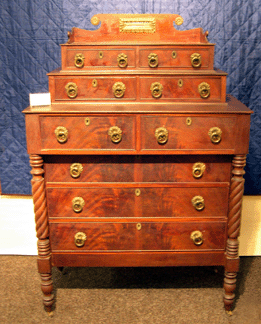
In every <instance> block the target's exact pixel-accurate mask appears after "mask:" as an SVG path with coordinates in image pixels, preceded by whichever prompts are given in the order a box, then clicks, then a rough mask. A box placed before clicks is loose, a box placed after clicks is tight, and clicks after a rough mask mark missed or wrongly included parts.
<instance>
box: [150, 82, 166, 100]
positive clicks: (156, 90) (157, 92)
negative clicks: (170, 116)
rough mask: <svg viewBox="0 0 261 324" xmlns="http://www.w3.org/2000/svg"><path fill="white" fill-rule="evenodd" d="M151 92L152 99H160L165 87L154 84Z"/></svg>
mask: <svg viewBox="0 0 261 324" xmlns="http://www.w3.org/2000/svg"><path fill="white" fill-rule="evenodd" d="M150 91H151V94H152V97H154V98H160V97H161V95H162V91H163V85H162V84H161V83H159V82H154V83H152V84H151V86H150Z"/></svg>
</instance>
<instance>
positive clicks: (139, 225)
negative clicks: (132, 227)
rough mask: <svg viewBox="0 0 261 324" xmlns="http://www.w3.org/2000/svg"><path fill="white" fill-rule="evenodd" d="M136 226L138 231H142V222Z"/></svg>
mask: <svg viewBox="0 0 261 324" xmlns="http://www.w3.org/2000/svg"><path fill="white" fill-rule="evenodd" d="M136 228H137V230H138V231H140V230H141V223H137V224H136Z"/></svg>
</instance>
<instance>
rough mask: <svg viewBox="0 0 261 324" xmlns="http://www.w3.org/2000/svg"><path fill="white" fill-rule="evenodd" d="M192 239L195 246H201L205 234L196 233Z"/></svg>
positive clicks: (191, 235)
mask: <svg viewBox="0 0 261 324" xmlns="http://www.w3.org/2000/svg"><path fill="white" fill-rule="evenodd" d="M190 238H191V239H192V241H193V242H194V244H195V245H201V244H202V243H203V234H202V233H201V232H200V231H194V232H192V233H191V234H190Z"/></svg>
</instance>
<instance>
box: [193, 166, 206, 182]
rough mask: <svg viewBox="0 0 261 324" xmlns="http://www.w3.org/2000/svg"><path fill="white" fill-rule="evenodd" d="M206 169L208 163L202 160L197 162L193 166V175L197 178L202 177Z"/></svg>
mask: <svg viewBox="0 0 261 324" xmlns="http://www.w3.org/2000/svg"><path fill="white" fill-rule="evenodd" d="M205 169H206V165H205V164H204V163H201V162H197V163H195V164H194V165H193V167H192V174H193V177H194V178H196V179H199V178H201V177H202V176H203V173H204V171H205Z"/></svg>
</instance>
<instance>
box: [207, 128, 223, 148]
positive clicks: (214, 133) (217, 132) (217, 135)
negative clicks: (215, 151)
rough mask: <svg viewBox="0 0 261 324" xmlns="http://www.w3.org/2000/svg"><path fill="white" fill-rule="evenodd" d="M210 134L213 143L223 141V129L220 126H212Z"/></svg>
mask: <svg viewBox="0 0 261 324" xmlns="http://www.w3.org/2000/svg"><path fill="white" fill-rule="evenodd" d="M208 135H209V137H210V139H211V142H212V143H214V144H218V143H219V142H220V141H221V135H222V131H221V129H220V128H218V127H212V128H210V130H209V132H208Z"/></svg>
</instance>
